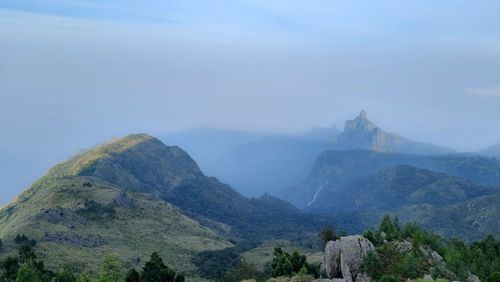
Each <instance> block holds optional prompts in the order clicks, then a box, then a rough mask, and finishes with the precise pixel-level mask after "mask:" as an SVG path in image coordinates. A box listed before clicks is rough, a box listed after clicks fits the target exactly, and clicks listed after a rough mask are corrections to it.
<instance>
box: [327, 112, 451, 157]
mask: <svg viewBox="0 0 500 282" xmlns="http://www.w3.org/2000/svg"><path fill="white" fill-rule="evenodd" d="M335 147H336V149H367V150H376V151H384V152H399V153H409V154H424V155H434V154H445V153H452V152H454V150H452V149H449V148H445V147H440V146H436V145H432V144H428V143H421V142H414V141H411V140H409V139H406V138H404V137H401V136H399V135H397V134H394V133H388V132H386V131H384V130H383V129H381V128H380V127H378V126H377V125H375V124H374V123H373V122H371V121H370V120H369V119H368V115H367V114H366V112H365V111H361V113H360V114H359V116H358V117H356V118H355V119H354V120H348V121H346V123H345V127H344V131H343V132H342V134H341V135H340V136H339V137H338V139H337V140H336V142H335Z"/></svg>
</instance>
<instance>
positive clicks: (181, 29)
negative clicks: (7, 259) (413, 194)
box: [0, 0, 500, 201]
mask: <svg viewBox="0 0 500 282" xmlns="http://www.w3.org/2000/svg"><path fill="white" fill-rule="evenodd" d="M498 15H500V1H457V0H453V1H452V0H449V1H446V0H445V1H422V0H420V1H315V0H309V1H292V0H290V1H279V0H278V1H235V0H233V1H222V0H219V1H217V0H215V1H189V0H186V1H161V0H154V1H153V0H134V1H132V0H120V1H118V0H95V1H89V0H86V1H84V0H45V1H39V0H9V1H6V0H0V152H1V153H2V157H3V158H2V160H1V161H0V178H2V179H12V180H11V182H9V180H7V184H6V186H7V188H6V189H2V191H0V201H5V199H9V198H11V197H12V196H13V195H15V194H16V193H17V192H18V191H20V190H21V189H22V188H24V186H26V185H28V184H29V183H30V182H31V181H32V180H34V179H35V178H36V177H38V176H40V175H41V174H43V172H44V170H45V169H47V168H48V167H49V166H51V165H52V164H53V163H54V162H57V161H59V160H61V159H64V158H65V157H66V156H68V155H69V154H72V153H74V152H76V151H77V150H79V149H81V148H86V147H88V146H90V145H92V144H95V143H98V142H101V141H103V140H106V139H109V138H110V137H112V136H121V135H124V134H127V133H129V132H148V133H151V134H155V133H162V132H166V131H172V130H178V129H184V128H191V127H200V126H211V127H222V128H234V129H244V130H264V131H277V132H295V131H300V130H304V129H307V128H309V127H311V126H313V125H315V124H320V125H329V124H330V123H332V122H335V123H336V124H337V125H338V126H339V127H341V128H342V127H343V122H344V120H345V119H346V118H351V117H352V116H354V115H356V114H357V113H358V112H359V110H361V109H365V110H366V111H367V112H368V114H369V116H370V117H371V118H372V119H373V120H374V121H375V122H376V123H378V124H379V125H381V126H382V127H383V128H385V129H387V130H388V131H392V132H397V133H399V134H401V135H403V136H406V137H409V138H411V139H415V140H419V141H428V142H433V143H436V144H439V145H444V146H450V147H453V148H456V149H459V150H476V149H479V148H482V147H485V146H488V145H491V144H493V143H500V126H498V124H500V17H499V16H498ZM12 163H15V164H16V165H12ZM27 166H29V167H32V168H33V170H34V171H35V172H34V173H31V174H30V175H25V174H26V173H25V171H26V167H27Z"/></svg>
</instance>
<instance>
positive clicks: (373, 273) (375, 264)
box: [361, 251, 382, 279]
mask: <svg viewBox="0 0 500 282" xmlns="http://www.w3.org/2000/svg"><path fill="white" fill-rule="evenodd" d="M381 268H382V263H381V262H380V260H379V258H378V256H377V255H376V254H375V253H374V252H372V251H369V252H368V254H367V255H366V256H365V257H364V258H363V263H362V264H361V269H362V270H363V271H364V272H366V273H367V274H368V275H369V276H370V277H371V278H374V279H377V278H378V277H379V275H380V269H381Z"/></svg>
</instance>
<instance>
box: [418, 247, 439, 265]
mask: <svg viewBox="0 0 500 282" xmlns="http://www.w3.org/2000/svg"><path fill="white" fill-rule="evenodd" d="M418 250H419V251H420V253H421V254H422V255H423V256H424V258H425V260H426V261H427V262H428V263H429V264H436V263H440V262H442V261H443V257H442V256H440V255H439V254H438V253H436V252H435V251H433V250H432V249H430V248H429V247H427V246H420V247H418Z"/></svg>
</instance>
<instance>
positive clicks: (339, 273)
mask: <svg viewBox="0 0 500 282" xmlns="http://www.w3.org/2000/svg"><path fill="white" fill-rule="evenodd" d="M369 252H376V251H375V247H374V246H373V244H372V243H371V242H370V241H369V240H368V239H366V238H364V237H362V236H359V235H355V236H346V237H342V238H340V239H338V240H335V241H330V242H328V243H327V244H326V247H325V258H324V261H323V268H324V269H325V271H326V273H327V275H328V277H329V278H334V279H335V281H339V282H340V281H341V280H343V281H346V282H353V281H358V282H368V281H371V280H372V279H371V278H370V277H369V276H368V275H366V273H362V271H361V265H362V263H363V258H364V257H365V256H366V255H367V254H368V253H369ZM336 279H339V280H336Z"/></svg>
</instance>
